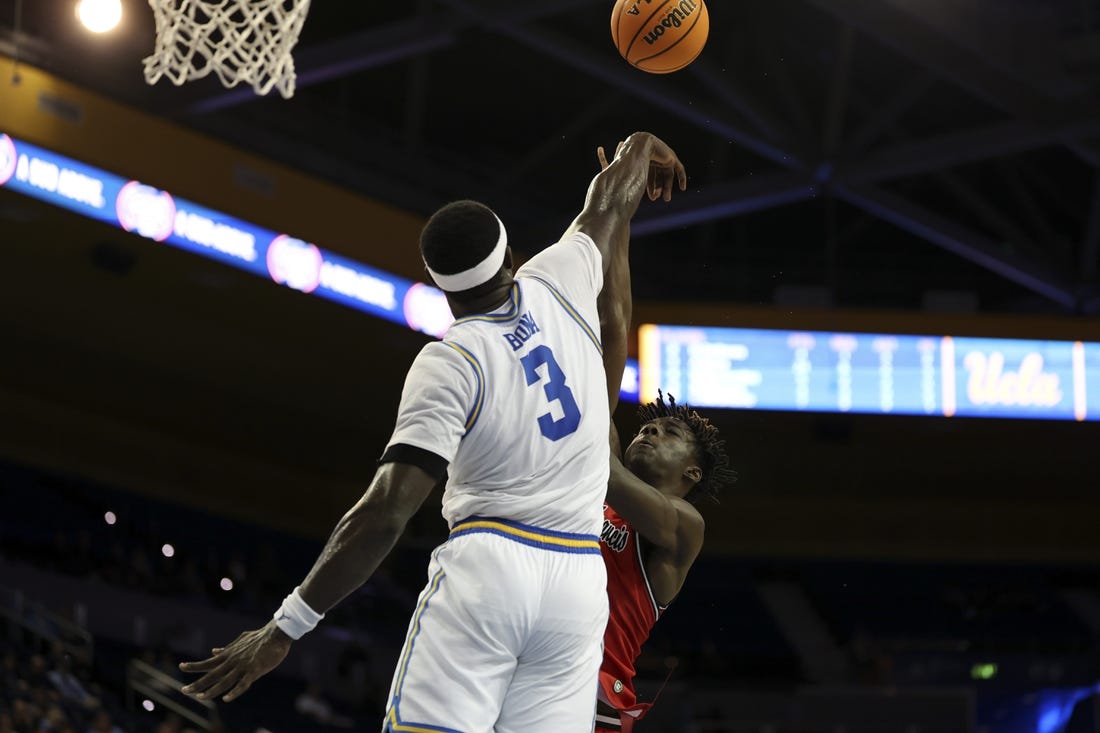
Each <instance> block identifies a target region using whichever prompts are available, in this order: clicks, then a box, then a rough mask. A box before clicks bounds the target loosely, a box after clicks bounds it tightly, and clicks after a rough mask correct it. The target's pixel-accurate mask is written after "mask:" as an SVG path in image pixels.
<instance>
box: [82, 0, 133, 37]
mask: <svg viewBox="0 0 1100 733" xmlns="http://www.w3.org/2000/svg"><path fill="white" fill-rule="evenodd" d="M76 17H78V18H80V22H81V23H83V24H84V27H85V28H87V29H88V30H90V31H91V32H92V33H106V32H107V31H109V30H111V29H113V28H114V27H115V26H117V25H118V23H119V21H120V20H122V0H80V2H78V3H77V4H76Z"/></svg>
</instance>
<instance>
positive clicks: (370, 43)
mask: <svg viewBox="0 0 1100 733" xmlns="http://www.w3.org/2000/svg"><path fill="white" fill-rule="evenodd" d="M590 4H591V0H552V1H548V2H539V3H530V4H527V3H523V4H520V5H519V6H513V7H507V8H504V9H501V10H498V11H497V12H498V13H499V14H500V16H501V17H502V18H503V19H505V20H506V22H510V23H527V22H530V21H532V20H537V19H539V18H544V17H548V16H552V15H557V14H559V13H564V12H566V11H568V10H570V9H572V8H575V7H579V6H582V5H590ZM472 25H473V22H472V21H471V20H470V19H469V18H466V17H463V16H456V15H424V16H418V17H415V18H412V19H408V20H399V21H395V22H393V23H389V24H387V25H384V26H379V27H375V28H371V29H369V30H366V31H362V32H360V33H351V34H348V35H346V36H340V37H338V38H334V39H332V40H329V41H324V42H321V43H316V44H313V45H310V46H305V47H303V48H301V49H298V50H297V51H295V52H294V67H295V70H296V78H295V88H296V89H303V88H305V87H308V86H312V85H314V84H320V83H322V82H326V81H331V80H333V79H339V78H342V77H345V76H349V75H351V74H356V73H360V72H363V71H367V70H369V69H374V68H378V67H381V66H386V65H388V64H392V63H395V62H397V61H403V60H404V59H407V58H410V57H413V56H420V55H423V54H426V53H430V52H432V51H437V50H439V49H442V48H446V47H448V46H451V45H453V44H454V43H455V42H456V41H457V40H458V36H459V34H460V33H461V32H462V31H464V30H466V29H468V28H470V27H471V26H472ZM256 98H257V97H256V94H255V92H253V91H252V89H251V87H249V88H244V89H227V90H224V91H219V92H218V93H216V94H212V95H208V96H204V97H202V98H200V99H196V100H193V101H191V102H190V103H189V104H187V105H184V106H185V107H186V114H189V115H201V114H207V113H209V112H214V111H217V110H221V109H226V108H228V107H233V106H236V105H238V104H244V103H246V102H250V101H252V100H254V99H256Z"/></svg>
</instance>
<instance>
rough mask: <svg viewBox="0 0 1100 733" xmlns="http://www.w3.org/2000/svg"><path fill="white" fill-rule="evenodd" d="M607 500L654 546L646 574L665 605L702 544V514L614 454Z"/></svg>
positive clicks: (658, 599) (681, 580) (680, 583)
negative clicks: (657, 487)
mask: <svg viewBox="0 0 1100 733" xmlns="http://www.w3.org/2000/svg"><path fill="white" fill-rule="evenodd" d="M607 503H608V504H610V505H611V506H612V507H614V508H615V512H616V513H618V515H619V516H621V517H622V518H623V519H625V520H626V521H628V522H630V524H631V525H633V527H634V528H635V529H636V530H638V533H639V534H640V535H641V536H642V537H644V538H645V539H646V541H648V542H649V543H650V544H651V545H653V551H652V552H651V553H650V554H649V557H648V559H647V560H646V575H647V576H648V577H649V582H650V586H651V587H652V589H653V595H654V598H656V600H657V602H658V603H659V604H660V605H667V604H668V603H669V602H671V601H672V599H673V598H674V597H675V596H676V594H677V593H679V592H680V587H681V586H683V584H684V579H685V578H686V577H687V573H688V570H689V569H691V565H692V563H694V562H695V558H696V557H698V555H699V551H700V550H701V549H702V547H703V533H704V529H705V525H704V522H703V515H701V514H700V513H699V510H698V509H696V508H695V507H694V506H692V505H691V504H690V503H689V502H687V501H685V500H684V499H680V498H678V497H675V496H668V495H666V494H663V493H661V492H660V491H658V490H657V489H655V488H653V487H652V486H650V485H649V484H647V483H646V482H645V481H643V480H642V479H640V478H638V477H637V476H635V475H634V474H633V473H631V472H630V470H629V469H627V468H626V466H624V465H623V463H622V461H620V460H619V458H618V456H617V455H615V454H614V453H612V456H611V476H610V478H609V479H608V483H607Z"/></svg>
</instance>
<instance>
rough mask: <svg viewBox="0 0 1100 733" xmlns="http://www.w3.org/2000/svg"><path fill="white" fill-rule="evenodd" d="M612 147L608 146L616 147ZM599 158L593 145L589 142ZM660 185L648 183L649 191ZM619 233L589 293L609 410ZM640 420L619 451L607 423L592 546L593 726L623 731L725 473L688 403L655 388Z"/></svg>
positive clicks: (715, 440)
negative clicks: (595, 291)
mask: <svg viewBox="0 0 1100 733" xmlns="http://www.w3.org/2000/svg"><path fill="white" fill-rule="evenodd" d="M616 152H618V151H616ZM597 155H598V156H599V159H600V163H601V164H602V165H603V166H604V167H606V166H607V161H606V158H605V156H604V152H603V149H602V148H601V149H599V150H598V151H597ZM660 195H661V190H660V189H659V188H656V187H653V186H651V187H650V190H649V197H650V199H656V198H658V197H659V196H660ZM618 236H619V237H620V238H621V242H619V243H617V246H616V248H615V250H614V251H615V253H616V254H615V257H614V259H613V260H612V262H611V264H610V267H609V269H608V273H607V276H606V278H605V281H604V288H603V291H602V292H601V294H600V298H599V312H600V327H601V340H602V343H603V349H604V368H605V371H606V375H607V388H608V398H609V400H610V403H611V409H612V411H614V409H615V406H616V404H617V403H618V396H619V388H620V385H621V383H622V374H623V368H624V366H625V364H626V352H627V332H628V330H629V328H630V319H631V311H632V307H631V295H630V269H629V264H628V247H627V240H628V239H629V236H630V232H629V228H628V227H623V229H622V231H620V232H619V233H618ZM638 415H639V418H640V420H641V423H642V425H641V428H640V429H639V431H638V433H637V435H635V436H634V438H633V439H632V440H631V441H630V443H629V444H628V445H627V447H626V452H625V453H623V454H622V459H621V460H620V457H619V456H620V444H619V438H618V433H617V431H616V429H615V426H614V423H612V428H611V475H610V479H609V482H608V489H607V501H606V503H605V506H604V523H603V532H602V534H601V537H600V551H601V552H602V554H603V558H604V563H605V565H606V567H607V592H608V599H609V602H610V616H609V619H608V623H607V630H606V632H605V633H604V658H603V664H602V665H601V667H600V689H599V693H598V702H597V708H596V731H597V733H610V732H612V731H620V730H621V731H626V732H627V733H629V731H630V730H631V728H632V727H633V725H634V723H635V722H636V721H637V720H638V719H640V718H641V717H642V715H644V714H645V712H646V710H648V709H649V707H650V706H649V704H645V703H638V701H637V697H636V695H635V693H634V662H635V660H636V659H637V658H638V655H639V654H640V653H641V650H642V644H643V643H645V640H646V639H647V638H648V637H649V632H650V630H651V629H652V628H653V625H654V624H655V623H656V622H657V619H659V618H660V617H661V614H662V613H663V612H664V610H665V608H667V607H668V605H669V603H671V602H672V599H673V598H675V597H676V595H677V594H678V593H679V592H680V588H681V587H682V586H683V584H684V579H685V578H686V577H687V574H688V570H690V569H691V566H692V563H694V562H695V558H696V557H697V556H698V554H699V550H700V549H701V548H702V545H703V530H704V522H703V516H702V514H700V512H699V510H698V508H697V505H698V504H699V503H700V502H702V501H704V500H706V499H708V498H712V499H713V498H716V497H717V494H718V491H719V489H720V488H721V487H722V486H724V485H725V484H728V483H730V482H732V481H733V480H734V473H733V471H731V470H730V469H729V467H728V463H729V461H728V459H727V457H726V451H725V446H724V442H723V441H722V439H721V437H720V436H719V434H718V430H717V428H715V427H714V426H713V425H711V424H710V422H709V421H708V420H707V419H706V418H704V417H701V416H700V415H699V414H698V413H697V412H696V411H695V410H692V409H690V408H688V407H686V406H683V405H677V404H676V401H675V400H674V399H672V397H671V396H670V397H669V400H668V402H667V403H666V402H665V400H664V395H662V394H660V393H658V397H657V400H656V401H654V402H650V403H649V404H646V405H644V406H642V407H641V408H640V409H639V411H638Z"/></svg>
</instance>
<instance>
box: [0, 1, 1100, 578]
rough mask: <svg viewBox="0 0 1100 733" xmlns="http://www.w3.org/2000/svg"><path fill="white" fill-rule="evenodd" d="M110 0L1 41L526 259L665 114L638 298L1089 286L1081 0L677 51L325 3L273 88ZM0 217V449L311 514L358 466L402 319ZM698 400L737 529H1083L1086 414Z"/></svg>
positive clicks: (1098, 142) (849, 8)
mask: <svg viewBox="0 0 1100 733" xmlns="http://www.w3.org/2000/svg"><path fill="white" fill-rule="evenodd" d="M17 6H18V7H19V9H20V13H19V18H18V21H17V19H16V13H15V11H16V8H17ZM124 6H125V12H126V21H125V24H124V26H123V27H122V28H120V29H119V30H118V31H117V32H116V33H115V34H113V35H111V36H105V37H92V36H90V35H89V34H87V33H85V32H84V31H83V30H82V29H81V28H80V27H79V26H78V24H77V23H76V22H75V19H74V17H73V14H72V7H73V3H72V2H70V1H69V0H22V2H21V3H19V2H16V0H0V54H4V55H7V56H9V57H10V56H18V58H20V59H21V60H22V61H23V62H25V63H27V64H31V65H34V66H37V67H40V68H42V69H44V70H45V71H47V72H49V73H50V74H53V75H55V76H57V77H60V78H62V79H65V80H67V81H70V82H73V83H75V84H77V85H79V86H81V87H84V88H86V89H89V90H91V91H94V92H97V93H99V94H101V95H104V96H107V97H109V98H112V99H115V100H118V101H121V102H124V103H127V104H129V105H132V106H134V107H137V108H139V109H142V110H145V111H147V112H151V113H153V114H156V115H158V116H161V117H164V118H167V119H170V120H173V121H175V122H177V123H179V124H181V125H184V126H186V127H189V128H192V129H194V130H197V131H200V132H202V133H204V134H208V135H210V136H213V137H215V138H218V139H221V140H224V141H227V142H229V143H231V144H233V145H235V146H238V147H240V148H244V149H247V150H250V151H253V152H255V153H258V154H260V155H262V156H265V157H267V158H270V159H273V160H276V161H279V162H281V163H284V164H286V165H288V166H290V167H293V168H295V169H297V170H300V171H304V172H306V173H308V174H311V175H313V176H317V177H319V178H322V179H325V180H328V181H331V182H333V183H335V184H338V185H339V186H342V187H344V188H347V189H350V190H352V191H355V192H358V193H360V194H363V195H365V196H367V197H370V198H373V199H377V200H380V201H383V202H387V203H390V204H393V205H395V206H397V207H399V208H401V209H404V210H406V211H409V212H412V213H414V214H418V215H427V214H428V213H430V212H431V211H432V210H433V209H434V208H435V207H436V206H438V205H440V204H442V203H444V202H446V201H449V200H453V199H456V198H466V197H472V198H478V199H481V200H484V201H486V202H487V203H489V204H491V205H493V206H494V207H495V208H496V209H497V210H498V211H499V212H500V213H501V215H502V217H503V218H504V219H505V220H506V221H507V222H508V223H509V229H510V232H511V235H512V241H513V243H514V245H515V246H516V247H517V249H519V250H520V253H521V254H532V253H533V252H534V251H537V250H538V249H539V248H541V247H542V246H543V245H545V244H547V243H548V242H549V241H551V240H552V238H553V237H554V236H555V235H556V234H557V233H559V232H560V231H561V229H562V228H564V227H565V226H566V224H567V223H568V222H569V220H570V219H571V218H572V217H573V215H574V214H575V213H576V212H577V211H578V210H579V208H580V206H581V204H582V201H583V196H584V190H585V187H586V185H587V182H588V180H589V179H590V177H591V176H592V174H593V173H594V172H595V170H596V167H597V166H596V159H595V147H596V146H597V145H604V146H612V145H614V143H615V142H616V141H617V140H618V139H620V138H621V137H622V136H623V135H625V134H627V133H629V132H631V131H633V130H637V129H646V130H650V131H653V132H655V133H657V134H659V135H661V136H662V137H663V138H665V139H666V140H667V141H668V142H669V143H671V144H672V145H673V146H675V147H676V149H677V150H678V151H679V152H680V154H681V156H682V158H683V160H684V162H685V164H686V165H687V168H688V172H689V176H690V181H691V187H690V190H689V191H688V192H686V193H684V194H683V195H680V196H678V197H677V198H676V200H675V201H674V202H673V203H672V204H669V205H663V204H650V203H644V204H643V206H642V208H641V210H640V211H639V214H638V216H637V219H636V223H635V227H634V244H633V247H632V258H633V263H634V265H633V275H634V281H635V292H636V296H637V297H638V298H640V299H646V300H651V301H658V300H659V301H676V300H680V301H699V300H702V301H710V302H713V303H723V304H725V303H729V304H734V305H765V306H769V305H783V306H787V305H790V306H797V305H803V306H826V307H840V308H861V309H862V308H879V309H903V310H908V311H911V312H912V313H919V312H920V311H922V310H923V309H927V308H932V309H935V308H947V309H962V310H966V309H976V310H978V311H979V312H990V313H1003V314H1061V315H1090V314H1093V313H1095V312H1097V311H1098V310H1100V290H1098V282H1097V274H1098V272H1097V270H1098V266H1100V185H1098V178H1097V174H1096V171H1097V168H1098V167H1100V94H1098V92H1100V6H1097V4H1096V3H1095V2H1094V0H1050V1H1049V2H1045V3H1042V4H1038V3H1032V2H1026V1H1025V0H876V2H874V3H869V2H863V1H862V0H744V1H742V2H721V3H720V2H712V3H711V5H710V15H711V23H712V26H711V35H710V41H709V43H708V45H707V47H706V49H705V50H704V52H703V54H702V56H701V57H700V59H699V60H698V61H697V62H696V63H694V64H693V65H692V66H690V67H689V68H688V69H686V70H684V71H681V72H677V73H675V74H672V75H667V76H654V75H649V74H644V73H642V72H639V71H637V70H634V69H632V68H631V67H629V66H628V65H626V63H625V62H624V61H622V59H620V58H619V56H618V54H617V52H616V51H615V49H614V48H613V46H612V44H611V40H610V30H609V23H608V18H609V15H610V9H611V4H610V2H608V1H607V0H601V1H600V2H593V1H591V0H545V1H544V2H539V3H530V2H516V1H515V0H511V1H504V0H495V1H492V2H491V1H490V0H477V1H476V2H475V0H420V1H419V2H416V3H410V4H399V3H334V2H321V1H320V0H318V1H317V2H314V3H313V8H312V10H311V12H310V15H309V18H308V19H307V21H306V24H305V27H304V31H303V34H302V39H301V42H300V44H299V46H298V48H297V50H296V53H295V57H296V65H297V69H298V90H297V93H296V95H295V96H294V98H293V99H291V100H284V99H281V98H279V97H268V98H262V99H261V98H257V97H255V95H253V94H252V92H251V91H247V90H246V91H242V90H226V89H224V88H223V87H221V86H220V85H219V84H218V83H217V82H216V81H213V80H205V81H202V82H196V83H192V84H188V85H185V86H183V87H178V88H177V87H174V86H171V85H169V84H167V83H166V82H164V81H162V82H161V83H160V84H159V85H157V86H155V87H149V86H148V85H146V84H145V82H144V80H143V78H142V72H141V69H142V63H141V62H142V59H143V58H144V57H145V56H146V55H148V54H149V52H150V49H151V48H152V47H153V18H152V14H151V11H150V10H149V7H148V4H147V3H146V2H145V0H124ZM0 104H3V96H2V91H0ZM165 144H171V141H168V140H166V141H165ZM196 201H198V199H197V198H196ZM202 203H204V204H206V205H209V206H212V207H215V208H219V209H222V210H225V211H227V212H228V213H232V211H231V209H230V208H227V207H226V202H221V201H210V202H205V201H204V202H202ZM257 223H260V224H263V223H264V222H257ZM369 224H370V223H369V222H364V223H363V226H364V227H369ZM318 244H320V245H322V246H325V244H326V243H325V242H318ZM0 245H2V246H3V247H4V257H5V259H4V265H5V273H18V276H11V275H10V274H9V277H8V278H7V279H6V281H5V286H4V287H3V288H0V357H2V358H0V454H2V455H3V456H7V457H9V458H15V459H17V460H29V461H33V462H35V463H38V464H41V465H44V466H47V467H51V468H55V469H64V470H70V471H73V472H78V473H81V474H84V475H88V476H92V477H95V478H97V479H98V480H102V481H104V482H108V483H111V484H112V485H118V486H122V487H126V488H137V489H141V490H144V491H151V492H154V493H160V494H161V495H164V496H168V497H171V498H172V499H174V500H189V501H193V502H195V503H198V504H200V505H201V506H204V507H207V508H210V509H216V510H218V511H224V512H227V513H231V514H236V515H238V516H244V517H249V518H252V519H264V520H266V521H270V522H273V523H275V524H277V525H279V526H282V527H287V528H293V529H297V530H298V531H302V532H307V533H310V534H312V535H314V536H316V535H320V534H323V532H324V530H325V529H326V528H327V527H329V526H331V523H332V522H333V521H335V518H336V517H338V516H339V514H340V513H341V512H342V511H343V509H344V508H345V507H346V506H347V503H348V502H349V501H350V499H351V497H354V496H355V494H356V492H357V491H359V490H361V488H362V483H363V481H364V480H366V478H367V477H369V475H370V474H371V471H372V469H373V465H374V459H375V457H376V456H377V455H378V452H379V451H380V448H381V446H382V445H384V442H385V440H386V439H387V438H388V436H389V431H390V429H391V427H392V416H393V413H394V410H395V407H396V403H397V398H398V385H399V384H400V383H401V380H402V377H403V374H404V371H405V368H406V366H407V364H408V363H409V361H410V360H411V358H412V355H413V354H414V353H415V351H416V349H417V348H419V346H420V345H421V344H422V343H423V342H424V341H425V337H423V336H422V335H420V334H416V333H413V332H410V331H408V330H406V329H403V328H400V327H398V326H395V325H392V324H389V323H385V322H382V321H378V320H376V319H372V318H369V317H364V316H363V315H362V314H360V313H358V312H356V311H351V310H348V309H345V308H342V307H340V306H337V305H335V304H332V303H329V302H327V301H323V300H319V299H315V298H303V297H302V296H301V295H300V294H298V293H295V292H293V291H291V290H289V289H288V288H281V287H276V286H274V285H273V284H272V283H270V282H265V281H264V280H261V279H258V278H253V277H251V276H249V275H246V274H244V273H241V272H238V271H235V270H230V269H228V268H226V267H224V266H221V265H219V264H217V263H214V262H211V261H209V260H205V259H201V258H196V257H193V256H191V255H188V254H185V253H183V252H180V251H177V250H174V249H171V248H165V247H149V246H147V242H146V241H145V240H140V239H138V238H137V237H135V236H133V235H129V234H125V233H123V232H121V231H119V230H118V229H114V228H111V227H108V226H106V225H104V224H100V223H97V222H93V221H89V220H84V219H81V218H80V217H78V216H76V215H75V214H71V213H68V212H65V211H62V210H60V209H55V208H53V207H50V206H48V205H46V204H44V203H42V202H39V201H34V200H30V199H26V198H24V197H21V196H19V195H17V194H15V193H13V192H11V191H7V190H6V189H5V190H0ZM410 245H411V243H410ZM1082 323H1084V321H1083V320H1082ZM801 327H804V326H801ZM1088 328H1089V329H1094V328H1095V321H1094V320H1092V319H1089V320H1088ZM1090 332H1092V331H1090ZM1033 335H1039V334H1033ZM715 419H716V420H717V421H718V422H719V423H720V424H721V425H722V427H723V429H725V430H728V434H729V435H730V437H731V440H733V441H735V442H734V443H733V450H732V453H733V455H734V460H735V465H737V467H738V468H739V470H740V471H741V477H742V481H741V483H740V484H739V487H738V496H737V498H735V499H732V500H731V501H729V502H727V503H726V504H725V505H724V506H725V508H724V510H723V511H724V512H725V514H724V515H723V517H724V518H723V519H722V520H721V522H720V523H718V524H716V525H715V526H719V527H722V528H723V529H722V530H720V531H719V532H718V533H716V536H719V535H720V536H721V537H722V538H724V539H722V540H721V541H724V542H727V543H728V546H729V547H730V548H733V549H734V550H736V551H755V552H773V551H774V552H789V553H790V552H795V553H797V552H803V553H813V552H821V551H825V550H823V548H827V549H828V551H832V552H837V553H841V554H843V553H852V552H857V553H858V552H864V553H866V552H872V553H879V555H880V556H889V555H891V553H893V554H895V555H903V556H914V555H920V553H922V552H924V553H932V554H935V553H936V552H938V553H940V556H953V555H954V556H964V555H967V554H968V553H969V555H971V556H975V555H980V556H983V557H991V556H992V557H1004V556H1007V555H1006V554H1005V553H1010V554H1011V552H1015V553H1016V556H1017V557H1019V556H1025V557H1036V558H1037V557H1040V556H1043V555H1044V553H1045V554H1047V555H1050V556H1053V555H1056V554H1057V552H1058V550H1057V548H1058V547H1060V544H1059V543H1061V542H1062V540H1063V539H1066V538H1070V540H1073V541H1077V540H1079V544H1080V545H1082V546H1084V545H1086V544H1087V545H1088V548H1089V549H1088V554H1089V556H1090V557H1100V546H1097V543H1096V540H1095V532H1093V531H1091V528H1092V527H1095V523H1096V521H1097V519H1096V515H1097V513H1098V512H1100V508H1097V507H1095V506H1094V505H1092V504H1088V505H1085V504H1082V502H1084V501H1087V499H1088V497H1089V495H1090V492H1091V486H1092V484H1093V483H1094V482H1092V481H1090V480H1088V479H1087V477H1088V476H1090V475H1091V468H1090V466H1091V464H1090V456H1091V451H1092V450H1093V448H1094V445H1095V432H1096V431H1095V429H1094V428H1095V425H1096V424H1089V425H1084V426H1080V425H1074V424H1061V423H1058V424H1050V423H1043V422H1027V421H993V420H981V421H970V422H966V421H959V420H951V421H947V420H909V419H905V418H876V417H871V416H863V417H861V416H844V417H842V418H841V417H829V416H815V415H802V414H798V415H791V414H781V413H759V412H731V413H727V414H717V415H716V416H715ZM899 466H904V467H905V470H899V469H898V467H899ZM303 491H305V492H307V493H308V501H306V500H305V499H303V494H302V492H303ZM0 495H2V487H0ZM840 496H843V497H846V500H845V501H841V502H837V501H834V499H835V498H836V497H840ZM992 496H996V497H998V500H999V501H1000V503H999V504H998V505H997V506H998V509H997V510H996V512H995V513H990V510H989V508H988V504H987V503H986V502H987V500H988V498H989V497H992ZM960 497H969V498H966V501H969V502H970V503H969V504H966V503H965V502H964V501H963V499H960ZM1055 500H1058V501H1061V502H1062V503H1060V504H1059V503H1057V502H1056V501H1055ZM754 502H755V503H754ZM972 514H981V516H982V517H985V519H983V520H982V522H979V523H978V524H975V523H974V521H972ZM435 519H436V521H438V518H437V517H436V518H435ZM1075 521H1076V522H1077V524H1072V522H1075ZM1066 522H1070V523H1071V525H1072V527H1078V526H1079V527H1080V531H1079V532H1078V533H1077V534H1074V532H1073V531H1072V530H1067V529H1066V526H1067V525H1066V524H1065V523H1066ZM780 526H783V527H787V528H789V531H787V532H782V531H778V532H777V531H775V528H777V527H780ZM790 528H794V529H790ZM937 533H938V535H937ZM1029 533H1032V534H1029ZM1035 533H1041V536H1040V534H1035ZM933 535H937V536H940V537H941V541H938V542H937V543H934V544H931V543H929V542H928V537H930V536H933ZM1028 538H1031V539H1030V540H1029V539H1028ZM1075 538H1076V539H1075ZM715 541H716V542H717V541H719V540H717V539H716V540H715ZM1067 541H1069V540H1067ZM1028 542H1031V544H1028ZM1044 543H1045V544H1044ZM1089 543H1091V544H1089ZM712 546H713V543H712ZM1067 547H1068V549H1066V550H1065V553H1064V554H1065V555H1067V556H1071V557H1072V556H1073V550H1072V547H1071V546H1067ZM1041 548H1046V549H1041ZM1051 548H1054V549H1051ZM998 553H1000V554H998ZM1028 553H1031V554H1030V555H1029V554H1028Z"/></svg>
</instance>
